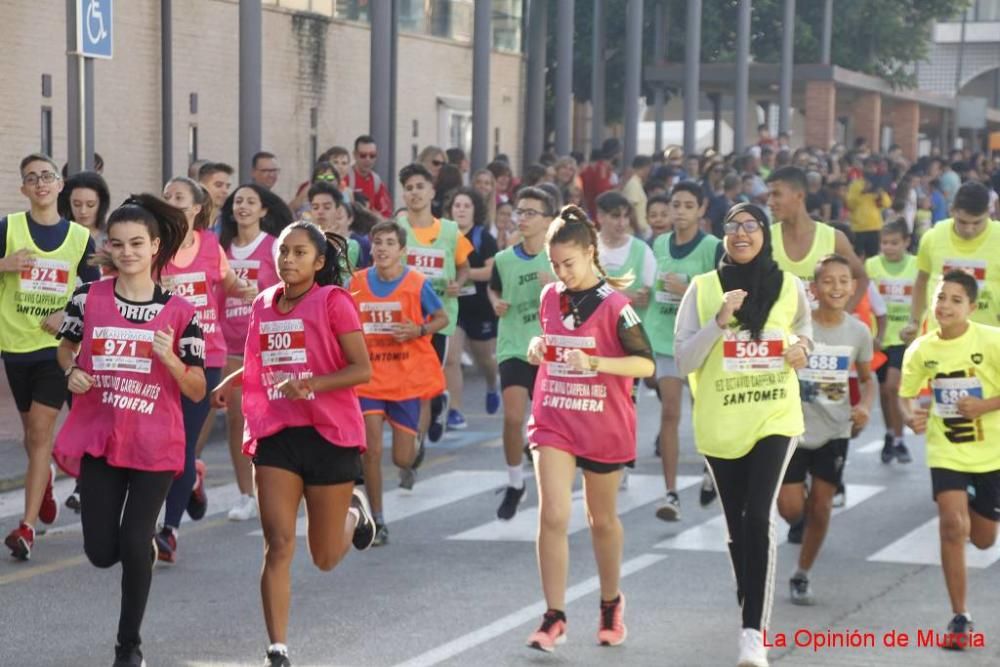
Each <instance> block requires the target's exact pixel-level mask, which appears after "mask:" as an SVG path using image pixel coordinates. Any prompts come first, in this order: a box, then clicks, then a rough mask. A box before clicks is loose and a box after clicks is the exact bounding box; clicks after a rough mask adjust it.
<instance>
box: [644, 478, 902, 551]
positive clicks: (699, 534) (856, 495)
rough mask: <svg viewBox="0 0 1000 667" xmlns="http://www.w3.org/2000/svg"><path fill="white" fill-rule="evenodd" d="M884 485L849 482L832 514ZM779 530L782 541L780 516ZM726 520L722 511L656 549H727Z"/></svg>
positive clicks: (783, 528) (784, 524)
mask: <svg viewBox="0 0 1000 667" xmlns="http://www.w3.org/2000/svg"><path fill="white" fill-rule="evenodd" d="M884 489H885V487H884V486H871V485H868V484H848V485H847V498H846V499H847V504H846V506H844V507H838V508H836V509H834V510H833V516H837V515H838V514H840V513H842V512H845V511H847V510H849V509H851V508H852V507H857V506H858V505H860V504H861V503H863V502H865V501H866V500H868V499H870V498H872V497H874V496H875V495H877V494H879V493H881V492H882V491H883V490H884ZM776 518H777V524H776V530H777V531H778V532H777V535H778V536H779V542H778V543H779V544H783V543H784V542H786V541H787V535H788V522H786V521H785V520H784V519H782V518H781V517H777V516H776ZM725 521H726V519H725V517H724V516H723V515H722V514H719V515H718V516H716V517H715V518H713V519H709V520H708V521H705V522H704V523H701V524H698V525H697V526H694V527H692V528H688V529H687V530H684V531H681V532H680V533H678V534H677V535H674V536H673V537H670V538H667V539H665V540H663V541H662V542H659V543H658V544H656V545H655V547H654V548H656V549H681V550H684V551H719V552H725V551H728V550H729V548H728V547H727V546H726V523H725Z"/></svg>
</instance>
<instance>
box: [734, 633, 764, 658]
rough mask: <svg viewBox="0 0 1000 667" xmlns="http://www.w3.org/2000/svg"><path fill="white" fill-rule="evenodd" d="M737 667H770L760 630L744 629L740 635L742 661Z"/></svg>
mask: <svg viewBox="0 0 1000 667" xmlns="http://www.w3.org/2000/svg"><path fill="white" fill-rule="evenodd" d="M736 667H768V662H767V649H766V648H764V636H763V635H762V634H761V633H760V630H753V629H751V628H743V631H742V632H741V633H740V661H739V662H738V663H737V666H736Z"/></svg>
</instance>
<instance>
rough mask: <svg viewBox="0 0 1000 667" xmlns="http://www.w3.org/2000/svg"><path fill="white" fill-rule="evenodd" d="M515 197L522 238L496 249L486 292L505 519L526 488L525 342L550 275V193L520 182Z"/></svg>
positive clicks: (529, 369) (528, 375) (530, 374)
mask: <svg viewBox="0 0 1000 667" xmlns="http://www.w3.org/2000/svg"><path fill="white" fill-rule="evenodd" d="M515 203H516V207H517V208H516V213H515V220H516V224H517V229H518V233H519V234H520V235H521V238H522V240H521V241H520V242H519V243H518V244H517V245H514V246H511V247H509V248H506V249H504V250H502V251H501V252H499V253H497V256H496V258H495V262H494V264H493V273H492V275H490V284H489V291H488V292H487V293H488V294H489V297H490V302H491V303H492V304H493V310H494V312H495V313H496V314H497V318H498V322H497V365H498V368H499V371H500V391H501V392H502V393H503V452H504V458H505V460H506V462H507V476H508V482H507V487H506V488H505V489H504V497H503V500H502V501H501V503H500V507H499V508H497V518H499V519H503V520H504V521H508V520H510V519H512V518H513V517H514V515H515V514H516V513H517V507H518V505H520V504H521V501H522V500H524V493H525V490H526V487H525V484H524V469H523V468H522V467H521V461H522V460H523V458H524V447H525V444H524V418H525V416H526V415H527V414H528V406H529V402H530V401H531V398H532V393H533V391H534V388H535V376H536V375H537V373H538V367H537V366H533V365H531V364H529V363H528V343H530V342H531V340H532V339H533V338H534V337H535V336H539V335H541V333H542V329H541V326H540V325H539V324H538V304H539V300H540V299H541V293H542V288H543V287H544V286H545V285H546V284H548V283H549V282H551V281H552V280H553V276H552V274H551V273H550V271H551V266H550V265H549V256H548V253H547V252H546V249H545V233H546V232H547V231H548V229H549V224H550V223H551V222H552V218H553V217H554V216H555V214H556V210H555V206H554V205H553V203H552V197H550V196H549V195H548V193H546V192H544V191H543V190H539V189H538V188H521V189H520V190H518V193H517V200H516V202H515Z"/></svg>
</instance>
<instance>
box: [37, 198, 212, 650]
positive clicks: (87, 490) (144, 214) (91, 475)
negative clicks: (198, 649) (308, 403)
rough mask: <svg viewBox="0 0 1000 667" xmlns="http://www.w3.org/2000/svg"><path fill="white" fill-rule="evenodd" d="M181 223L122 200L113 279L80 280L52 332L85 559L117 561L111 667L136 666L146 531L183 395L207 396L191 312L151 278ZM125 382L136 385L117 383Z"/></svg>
mask: <svg viewBox="0 0 1000 667" xmlns="http://www.w3.org/2000/svg"><path fill="white" fill-rule="evenodd" d="M186 227H187V223H186V220H185V219H184V214H183V213H181V212H180V211H178V210H177V209H176V208H174V207H173V206H171V205H169V204H167V203H166V202H163V201H162V200H159V199H157V198H156V197H155V196H153V195H137V196H133V197H131V198H129V199H128V200H127V201H126V202H125V203H124V204H123V205H122V206H121V207H120V208H118V209H117V210H116V211H114V212H113V213H112V214H111V217H110V218H109V220H108V226H107V233H108V236H109V242H108V248H109V254H110V261H111V262H112V263H113V269H114V270H115V272H116V277H115V278H113V279H111V280H102V281H99V282H94V283H89V284H86V285H83V286H82V287H80V288H79V289H77V290H76V292H75V293H74V294H73V298H72V300H71V301H70V302H69V304H68V305H67V306H66V317H65V319H64V321H63V325H62V328H61V329H60V331H59V337H60V338H62V342H61V343H60V345H59V350H58V356H59V366H60V367H61V368H62V369H63V372H64V374H65V376H66V377H67V378H68V384H69V390H70V391H71V392H73V393H74V394H75V395H76V396H75V398H74V400H73V407H72V409H71V410H70V413H69V417H68V418H67V420H66V423H65V424H63V427H62V429H60V431H59V436H58V437H57V438H56V446H55V452H54V457H55V459H56V461H57V462H58V463H59V466H60V467H61V468H63V469H64V470H65V471H66V472H68V473H69V474H71V475H74V476H76V477H79V479H80V484H81V493H82V496H83V498H85V499H86V502H85V503H84V504H83V507H82V512H81V521H82V525H83V550H84V552H85V553H86V554H87V558H88V559H89V560H90V562H91V563H92V564H93V565H95V566H97V567H99V568H109V567H113V566H114V565H115V564H116V563H118V562H120V563H121V565H122V580H121V615H120V616H119V619H118V639H117V645H116V646H115V662H114V664H115V667H128V666H131V667H138V666H139V665H144V664H145V662H143V657H142V652H141V650H140V648H139V646H140V644H141V638H140V636H139V630H140V627H141V625H142V618H143V615H144V612H145V609H146V601H147V599H148V597H149V586H150V581H151V579H152V571H153V564H154V563H155V562H156V541H155V540H152V552H151V546H150V545H151V538H152V535H153V533H154V532H155V530H156V516H157V514H158V513H159V511H160V507H162V506H163V501H164V499H165V498H166V497H167V490H168V489H169V488H170V484H171V481H172V480H173V478H174V476H175V475H177V474H180V472H181V471H182V470H183V469H184V425H183V421H182V417H181V396H184V397H186V398H188V399H189V400H192V401H199V400H201V399H202V397H203V396H204V395H205V373H204V371H203V369H202V364H203V360H202V354H203V351H204V350H203V348H204V343H203V341H202V337H201V328H200V327H199V326H198V318H197V315H196V313H195V309H194V307H193V306H192V305H191V304H190V303H188V302H187V301H186V300H185V299H183V298H181V297H179V296H175V295H171V294H170V293H169V292H167V291H166V290H164V289H162V288H161V287H160V286H159V285H157V284H156V282H155V281H154V277H155V276H157V275H159V273H160V271H162V270H163V268H164V266H166V264H167V262H168V261H170V258H171V257H172V256H173V255H174V253H175V252H177V250H178V248H180V245H181V242H182V241H183V239H184V234H185V230H186ZM119 383H120V384H119ZM128 385H134V386H135V387H136V389H132V390H127V389H124V388H123V389H121V390H119V389H118V387H119V386H122V387H126V386H128ZM151 553H152V558H151V557H150V554H151Z"/></svg>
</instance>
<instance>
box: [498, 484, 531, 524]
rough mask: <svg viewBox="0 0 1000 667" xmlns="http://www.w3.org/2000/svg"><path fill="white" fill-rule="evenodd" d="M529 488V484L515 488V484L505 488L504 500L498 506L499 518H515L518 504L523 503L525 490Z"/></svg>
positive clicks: (505, 519) (507, 519)
mask: <svg viewBox="0 0 1000 667" xmlns="http://www.w3.org/2000/svg"><path fill="white" fill-rule="evenodd" d="M527 490H528V486H527V485H524V486H522V487H521V488H520V489H515V488H514V487H513V486H508V487H507V488H506V489H504V494H503V502H501V503H500V507H498V508H497V518H498V519H501V520H503V521H510V520H511V519H513V518H514V515H515V514H517V506H518V505H520V504H521V501H522V500H523V499H524V492H525V491H527ZM498 493H499V491H498Z"/></svg>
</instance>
